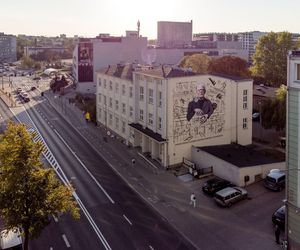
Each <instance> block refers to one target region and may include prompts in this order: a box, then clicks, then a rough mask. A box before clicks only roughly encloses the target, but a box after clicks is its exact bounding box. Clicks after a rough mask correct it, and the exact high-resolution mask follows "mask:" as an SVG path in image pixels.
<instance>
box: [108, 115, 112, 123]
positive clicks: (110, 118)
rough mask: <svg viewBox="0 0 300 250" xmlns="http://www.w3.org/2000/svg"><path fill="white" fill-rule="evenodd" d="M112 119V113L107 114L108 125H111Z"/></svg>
mask: <svg viewBox="0 0 300 250" xmlns="http://www.w3.org/2000/svg"><path fill="white" fill-rule="evenodd" d="M112 119H113V116H112V114H109V121H108V123H109V125H112Z"/></svg>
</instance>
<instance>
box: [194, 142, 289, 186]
mask: <svg viewBox="0 0 300 250" xmlns="http://www.w3.org/2000/svg"><path fill="white" fill-rule="evenodd" d="M278 156H279V153H278ZM192 162H194V163H195V164H196V169H201V168H207V167H211V166H212V167H213V173H214V174H215V175H216V176H219V177H221V178H224V179H226V180H228V181H231V182H232V183H234V184H235V185H237V186H245V185H248V184H251V183H253V182H256V181H259V180H262V179H263V178H265V177H266V175H267V174H268V173H269V171H270V170H271V169H283V170H284V169H285V168H286V164H285V160H284V156H283V155H282V157H275V156H274V155H273V154H271V153H263V152H260V151H257V150H254V149H252V148H251V147H247V146H241V145H238V144H227V145H217V146H208V147H193V148H192Z"/></svg>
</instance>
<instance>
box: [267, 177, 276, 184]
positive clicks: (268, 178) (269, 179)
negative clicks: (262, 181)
mask: <svg viewBox="0 0 300 250" xmlns="http://www.w3.org/2000/svg"><path fill="white" fill-rule="evenodd" d="M266 180H267V181H268V182H273V183H276V180H275V179H274V178H272V177H270V176H267V177H266Z"/></svg>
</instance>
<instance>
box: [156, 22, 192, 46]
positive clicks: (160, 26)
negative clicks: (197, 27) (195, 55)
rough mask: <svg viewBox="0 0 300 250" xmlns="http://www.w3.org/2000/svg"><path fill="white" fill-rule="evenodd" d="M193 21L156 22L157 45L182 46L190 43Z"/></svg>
mask: <svg viewBox="0 0 300 250" xmlns="http://www.w3.org/2000/svg"><path fill="white" fill-rule="evenodd" d="M192 36H193V21H191V22H167V21H159V22H157V46H158V47H162V48H183V47H186V46H190V45H191V44H192Z"/></svg>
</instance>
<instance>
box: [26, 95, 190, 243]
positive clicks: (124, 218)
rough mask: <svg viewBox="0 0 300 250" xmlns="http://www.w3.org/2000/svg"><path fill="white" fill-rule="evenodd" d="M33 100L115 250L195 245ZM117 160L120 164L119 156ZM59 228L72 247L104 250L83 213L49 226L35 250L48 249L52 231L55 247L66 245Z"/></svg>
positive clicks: (39, 122)
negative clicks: (76, 220)
mask: <svg viewBox="0 0 300 250" xmlns="http://www.w3.org/2000/svg"><path fill="white" fill-rule="evenodd" d="M33 104H35V102H34V101H33V100H32V101H31V102H30V103H28V104H26V106H27V108H28V109H27V110H28V113H29V114H30V116H31V118H32V119H33V121H34V123H35V124H36V126H37V127H38V128H39V131H40V133H41V134H42V135H43V137H44V139H45V141H46V142H47V145H48V146H49V148H50V149H51V151H52V153H53V155H54V156H55V158H56V159H57V161H58V162H59V164H60V166H61V167H62V168H63V170H64V172H65V174H66V176H67V177H68V179H69V180H70V181H71V182H72V183H73V185H74V187H75V189H76V193H77V194H78V196H79V197H80V199H81V201H82V203H83V204H84V205H85V207H86V209H87V210H88V211H89V213H90V214H91V216H92V218H93V219H94V221H95V223H96V224H97V226H98V228H99V229H100V230H101V232H102V234H103V236H104V238H105V239H106V241H107V242H108V244H109V246H110V247H111V249H194V248H193V247H192V246H191V245H190V244H189V243H188V242H187V241H186V240H185V239H184V238H183V237H182V236H181V235H179V234H178V233H177V231H175V230H174V229H173V228H172V227H171V226H170V225H168V224H167V223H166V222H165V221H164V220H163V219H162V218H161V217H160V216H159V215H158V214H157V213H156V212H154V211H153V210H152V209H151V208H150V207H149V206H148V205H147V204H145V202H144V201H143V200H142V199H141V198H140V197H139V196H138V195H137V194H136V193H135V192H134V191H133V190H132V189H131V188H129V187H128V186H127V184H125V183H124V182H123V181H122V179H121V178H120V177H119V176H118V175H117V174H116V173H114V171H113V170H112V169H111V168H110V166H109V165H108V164H107V163H106V162H105V161H104V160H103V159H102V158H101V157H100V156H99V155H98V153H97V152H95V151H94V149H93V148H92V147H91V146H90V145H89V144H88V143H86V142H85V140H83V138H81V136H80V135H79V134H78V133H77V132H76V130H74V129H73V128H72V127H70V126H69V125H68V123H66V122H65V120H64V119H62V118H61V117H60V115H59V114H58V113H57V112H56V111H55V110H54V109H52V107H51V106H50V105H47V102H42V103H40V104H38V105H36V106H35V107H33ZM51 126H52V129H51ZM59 137H62V138H63V140H61V139H60V138H59ZM78 158H79V159H80V161H81V162H80V161H78ZM119 161H120V162H122V159H121V157H120V159H119ZM84 167H86V168H88V169H89V171H90V172H91V173H92V174H93V176H94V178H95V179H96V180H97V181H98V183H100V185H101V186H102V187H103V189H104V190H105V191H106V193H107V194H108V195H106V194H105V193H104V192H103V190H102V189H101V188H99V185H98V184H97V183H96V182H95V181H94V180H93V179H92V178H91V177H90V175H89V174H88V173H87V171H86V170H85V169H84ZM109 197H110V198H109ZM62 218H64V217H62ZM78 223H79V224H78ZM54 225H56V224H54ZM79 225H80V226H79ZM57 227H58V228H57ZM61 228H63V230H64V232H65V235H66V236H67V239H68V242H69V244H70V245H71V246H72V249H101V248H102V244H101V242H100V240H99V238H97V236H96V234H95V233H93V232H91V229H90V226H89V225H88V223H87V221H86V219H85V218H84V216H82V219H81V220H80V221H79V222H73V221H72V220H70V219H69V218H64V219H63V220H62V221H60V222H59V224H58V226H55V227H54V228H53V229H51V228H49V229H47V230H49V231H50V232H49V234H47V235H46V234H45V233H44V234H43V235H42V237H41V241H42V242H39V240H38V241H34V242H33V243H34V244H32V249H41V245H40V244H42V246H45V245H47V247H49V246H50V243H48V241H49V242H53V241H52V240H50V239H51V237H52V235H53V236H54V242H58V243H57V244H59V245H58V246H56V247H55V248H53V249H65V247H66V246H67V244H65V246H63V243H64V242H62V237H59V235H62V231H63V230H62V231H61V232H60V233H58V232H59V231H60V229H61ZM53 231H54V233H53V234H52V232H53ZM46 232H47V231H46ZM58 239H60V240H58ZM59 242H61V244H60V243H59ZM51 244H53V243H51Z"/></svg>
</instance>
